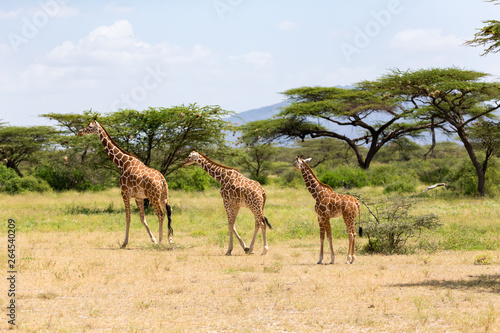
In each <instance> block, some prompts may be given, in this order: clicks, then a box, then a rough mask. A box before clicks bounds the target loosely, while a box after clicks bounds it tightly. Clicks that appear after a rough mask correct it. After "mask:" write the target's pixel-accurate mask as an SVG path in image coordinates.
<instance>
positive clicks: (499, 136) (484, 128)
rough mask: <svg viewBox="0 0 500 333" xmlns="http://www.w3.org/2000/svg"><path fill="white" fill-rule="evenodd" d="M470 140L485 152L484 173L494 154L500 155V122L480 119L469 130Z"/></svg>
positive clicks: (475, 146) (476, 148) (477, 148)
mask: <svg viewBox="0 0 500 333" xmlns="http://www.w3.org/2000/svg"><path fill="white" fill-rule="evenodd" d="M469 140H470V142H471V144H472V147H473V148H474V149H475V150H478V151H482V152H484V154H485V156H484V160H483V162H482V163H481V165H482V168H483V170H484V173H486V170H487V168H488V162H489V161H490V159H491V157H492V156H500V123H499V122H495V121H491V120H484V119H482V120H480V121H478V122H476V123H474V124H473V125H472V126H471V128H470V130H469Z"/></svg>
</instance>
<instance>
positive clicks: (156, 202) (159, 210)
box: [150, 200, 165, 244]
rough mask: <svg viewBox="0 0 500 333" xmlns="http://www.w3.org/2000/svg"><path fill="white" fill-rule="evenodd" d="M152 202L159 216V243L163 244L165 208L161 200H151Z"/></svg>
mask: <svg viewBox="0 0 500 333" xmlns="http://www.w3.org/2000/svg"><path fill="white" fill-rule="evenodd" d="M150 201H151V203H152V204H153V208H154V210H155V213H156V216H157V217H158V229H159V230H158V232H159V236H158V244H161V242H162V240H163V220H164V219H165V213H164V212H163V209H162V208H161V205H160V201H159V200H150Z"/></svg>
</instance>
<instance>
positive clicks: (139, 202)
mask: <svg viewBox="0 0 500 333" xmlns="http://www.w3.org/2000/svg"><path fill="white" fill-rule="evenodd" d="M135 203H136V204H137V207H138V208H139V216H140V218H141V222H142V224H143V225H144V227H145V228H146V231H147V232H148V234H149V238H151V241H152V242H153V244H156V239H155V236H153V233H152V232H151V230H150V229H149V226H148V224H147V223H146V216H145V215H144V200H143V199H135ZM155 210H156V207H155Z"/></svg>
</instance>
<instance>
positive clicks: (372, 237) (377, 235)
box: [363, 197, 441, 253]
mask: <svg viewBox="0 0 500 333" xmlns="http://www.w3.org/2000/svg"><path fill="white" fill-rule="evenodd" d="M414 203H415V199H412V198H404V197H398V198H393V199H387V200H386V201H385V202H383V203H381V204H378V205H376V207H374V209H370V213H371V214H372V215H371V216H372V217H373V219H374V220H375V221H373V220H372V221H370V222H367V223H365V227H364V228H363V231H364V232H365V234H366V235H367V237H368V243H367V244H366V245H365V247H364V249H365V250H366V251H368V252H376V253H404V252H405V251H406V250H407V248H406V242H407V241H408V239H410V238H417V239H418V238H419V237H420V235H421V232H422V230H424V229H436V228H437V227H439V226H440V225H441V224H440V223H439V217H438V216H437V215H435V214H425V215H418V216H413V215H410V214H409V210H410V209H411V206H412V205H413V204H414ZM374 212H375V213H374Z"/></svg>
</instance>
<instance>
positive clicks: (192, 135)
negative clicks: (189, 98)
mask: <svg viewBox="0 0 500 333" xmlns="http://www.w3.org/2000/svg"><path fill="white" fill-rule="evenodd" d="M230 114H231V112H229V111H226V110H223V109H221V108H220V107H219V106H199V105H197V104H189V105H180V106H174V107H170V108H164V107H158V108H148V109H146V110H142V111H138V110H132V109H124V110H119V111H117V112H113V113H109V114H104V115H100V116H99V122H100V123H101V124H103V125H104V126H105V127H106V129H107V130H108V132H109V134H110V135H111V137H112V138H113V140H115V142H116V143H117V144H118V145H119V146H120V147H121V148H123V149H124V150H126V151H128V152H130V153H132V154H134V155H136V156H137V157H139V159H140V160H141V161H142V162H143V163H144V164H146V165H148V166H150V167H153V168H155V169H157V170H159V171H160V172H161V173H163V174H164V175H168V174H170V173H171V172H173V171H174V170H176V169H177V168H179V167H180V166H181V165H182V162H183V161H184V159H185V155H186V154H187V153H188V150H189V149H188V148H189V147H195V148H196V149H199V150H207V149H209V148H214V147H223V146H225V144H226V142H225V133H224V131H226V130H227V129H228V126H227V125H228V122H227V121H225V120H223V118H225V117H227V116H229V115H230ZM43 116H44V117H48V118H50V119H53V120H55V121H57V122H58V123H59V124H58V126H59V127H62V128H64V129H66V134H67V137H64V138H62V139H61V142H65V143H67V144H70V145H72V146H73V147H78V148H79V149H81V156H82V161H83V158H84V156H86V155H88V153H89V152H90V151H94V150H95V152H96V154H94V155H96V160H97V161H99V163H98V164H99V167H105V168H110V169H113V170H116V168H115V167H114V164H112V163H110V161H109V157H108V156H107V155H106V153H105V152H104V150H103V149H102V147H99V148H98V147H97V146H99V145H100V141H99V140H98V139H97V138H96V137H83V138H82V137H79V138H77V137H76V136H75V135H74V134H77V133H78V131H79V130H80V129H81V128H83V127H85V126H87V124H88V122H89V121H90V120H91V119H92V118H93V117H94V116H95V113H91V112H90V111H85V112H83V114H79V115H78V114H77V115H75V114H47V115H43ZM75 141H77V142H75Z"/></svg>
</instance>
